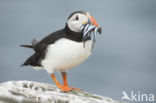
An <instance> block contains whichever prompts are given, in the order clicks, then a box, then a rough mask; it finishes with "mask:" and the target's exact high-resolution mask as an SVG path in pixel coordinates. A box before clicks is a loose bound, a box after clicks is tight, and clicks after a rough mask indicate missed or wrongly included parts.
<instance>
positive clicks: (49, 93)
mask: <svg viewBox="0 0 156 103" xmlns="http://www.w3.org/2000/svg"><path fill="white" fill-rule="evenodd" d="M0 103H119V102H117V101H114V100H112V99H111V98H108V97H103V96H98V95H95V94H91V93H87V92H84V91H76V90H73V91H70V92H68V93H64V92H61V91H59V89H57V88H56V86H54V85H51V84H46V83H38V82H32V81H8V82H5V83H1V84H0Z"/></svg>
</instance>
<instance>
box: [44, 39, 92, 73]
mask: <svg viewBox="0 0 156 103" xmlns="http://www.w3.org/2000/svg"><path fill="white" fill-rule="evenodd" d="M91 47H92V41H91V40H88V41H86V42H85V47H84V45H83V43H82V42H75V41H72V40H69V39H60V40H59V41H57V42H56V43H55V44H51V45H49V46H48V48H47V53H46V56H45V59H44V60H42V62H41V64H42V66H43V67H44V69H46V70H47V71H48V72H49V73H51V72H53V71H65V70H68V69H70V68H73V67H75V66H77V65H79V64H81V63H82V62H83V61H85V60H86V59H87V58H88V57H89V56H90V54H91Z"/></svg>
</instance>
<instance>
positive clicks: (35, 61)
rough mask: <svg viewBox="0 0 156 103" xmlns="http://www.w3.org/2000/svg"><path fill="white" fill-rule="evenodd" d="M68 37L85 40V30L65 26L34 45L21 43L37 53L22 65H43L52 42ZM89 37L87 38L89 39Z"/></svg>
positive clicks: (77, 40) (79, 40)
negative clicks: (75, 29) (80, 30)
mask: <svg viewBox="0 0 156 103" xmlns="http://www.w3.org/2000/svg"><path fill="white" fill-rule="evenodd" d="M62 38H66V39H70V40H73V41H76V42H82V41H83V32H74V31H71V30H70V29H69V27H68V26H67V24H66V26H65V28H64V29H62V30H59V31H56V32H54V33H51V34H50V35H48V36H47V37H45V38H43V39H42V40H41V41H39V42H37V43H35V44H33V43H32V45H21V46H22V47H28V48H33V49H34V51H35V53H34V54H33V55H32V56H31V57H29V58H28V59H27V60H26V61H25V62H24V64H23V65H22V66H27V65H30V66H42V65H41V61H42V60H43V59H44V58H45V55H46V52H47V47H48V45H50V44H54V43H55V42H56V41H57V40H59V39H62ZM89 39H90V38H88V39H87V40H89Z"/></svg>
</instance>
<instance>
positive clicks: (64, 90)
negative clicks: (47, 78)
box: [51, 72, 80, 92]
mask: <svg viewBox="0 0 156 103" xmlns="http://www.w3.org/2000/svg"><path fill="white" fill-rule="evenodd" d="M61 74H62V77H63V85H61V84H60V83H59V82H58V81H57V80H56V77H55V74H51V77H52V79H53V80H54V82H55V84H56V86H57V87H58V88H60V89H61V91H63V92H69V91H71V90H72V89H75V90H80V89H78V88H73V87H69V86H68V82H67V73H66V72H61Z"/></svg>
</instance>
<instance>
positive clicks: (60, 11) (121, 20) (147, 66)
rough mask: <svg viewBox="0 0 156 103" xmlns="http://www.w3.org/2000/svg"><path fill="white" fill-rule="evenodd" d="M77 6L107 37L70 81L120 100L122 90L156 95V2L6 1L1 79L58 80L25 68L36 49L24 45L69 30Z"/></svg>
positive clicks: (0, 6)
mask: <svg viewBox="0 0 156 103" xmlns="http://www.w3.org/2000/svg"><path fill="white" fill-rule="evenodd" d="M77 10H85V11H88V12H89V13H90V14H91V15H92V16H93V17H94V18H95V19H96V21H97V22H98V24H99V25H100V26H101V27H102V35H100V36H98V37H97V41H96V43H95V47H94V50H93V52H92V55H91V56H90V57H89V58H88V60H86V61H85V62H84V63H83V64H81V65H79V66H77V67H75V68H73V69H71V70H69V71H68V81H69V84H70V85H71V86H74V87H77V88H80V89H82V90H85V91H88V92H91V93H95V94H98V95H103V96H107V97H111V98H113V99H116V100H119V101H120V100H121V97H122V91H126V93H128V94H129V95H130V93H131V92H132V91H134V92H135V93H138V92H140V93H147V94H154V95H156V79H155V78H156V1H155V0H92V1H91V0H76V1H74V0H68V1H67V0H64V1H63V0H44V1H43V0H1V1H0V82H5V81H11V80H29V81H37V82H43V83H49V84H54V82H53V81H52V79H51V78H50V76H49V75H48V73H47V72H46V71H45V70H40V71H36V70H34V69H32V68H31V67H20V65H21V64H23V62H24V61H25V60H26V59H27V58H28V57H29V56H30V55H32V54H33V53H34V51H33V50H30V49H26V48H21V47H19V44H30V43H31V40H32V38H37V39H42V38H43V37H45V36H47V35H49V34H50V33H52V32H54V31H56V30H59V29H62V28H64V27H65V23H66V20H67V18H68V16H69V15H70V14H71V13H72V12H74V11H77ZM56 76H57V78H58V80H59V81H62V79H61V76H60V74H59V73H56Z"/></svg>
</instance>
